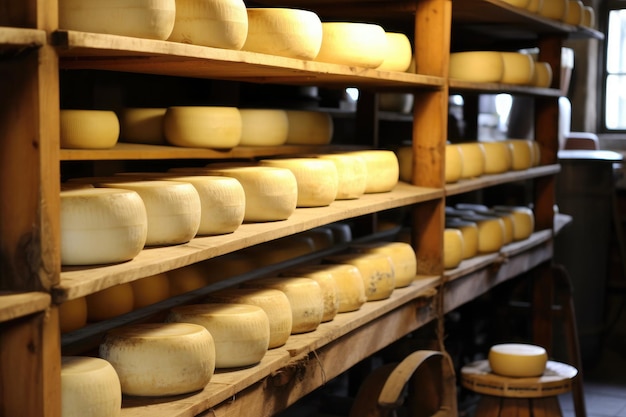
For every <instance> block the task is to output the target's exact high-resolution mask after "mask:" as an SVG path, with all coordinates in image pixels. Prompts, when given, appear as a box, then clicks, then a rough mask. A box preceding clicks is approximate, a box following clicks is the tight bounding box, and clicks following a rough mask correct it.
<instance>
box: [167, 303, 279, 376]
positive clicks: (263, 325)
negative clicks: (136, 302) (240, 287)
mask: <svg viewBox="0 0 626 417" xmlns="http://www.w3.org/2000/svg"><path fill="white" fill-rule="evenodd" d="M166 321H168V322H183V323H194V324H199V325H201V326H203V327H204V328H206V329H207V330H208V331H209V333H211V336H212V337H213V342H214V343H215V367H216V368H236V367H241V366H251V365H255V364H257V363H259V362H260V361H261V359H263V357H264V356H265V353H266V352H267V349H268V347H269V341H270V323H269V319H268V317H267V314H265V311H263V309H262V308H261V307H258V306H255V305H251V304H230V303H212V304H190V305H183V306H178V307H174V308H172V309H171V310H170V312H169V314H168V316H167V319H166Z"/></svg>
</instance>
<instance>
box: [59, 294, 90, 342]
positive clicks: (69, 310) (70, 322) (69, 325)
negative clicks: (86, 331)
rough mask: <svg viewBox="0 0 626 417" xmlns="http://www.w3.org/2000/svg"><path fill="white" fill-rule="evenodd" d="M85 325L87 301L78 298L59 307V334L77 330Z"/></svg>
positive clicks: (83, 298)
mask: <svg viewBox="0 0 626 417" xmlns="http://www.w3.org/2000/svg"><path fill="white" fill-rule="evenodd" d="M86 325H87V301H86V300H85V297H78V298H74V299H72V300H67V301H64V302H63V303H61V304H60V305H59V328H60V330H61V333H68V332H72V331H74V330H78V329H80V328H81V327H84V326H86Z"/></svg>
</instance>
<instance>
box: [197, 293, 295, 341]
mask: <svg viewBox="0 0 626 417" xmlns="http://www.w3.org/2000/svg"><path fill="white" fill-rule="evenodd" d="M205 301H206V302H207V303H227V304H250V305H254V306H258V307H260V308H262V309H263V311H264V312H265V314H266V315H267V318H268V320H269V329H270V338H269V343H268V348H269V349H273V348H277V347H280V346H283V345H284V344H285V343H286V342H287V339H289V335H291V332H292V327H293V314H292V313H291V303H290V302H289V298H288V297H287V295H286V294H285V293H284V292H283V291H280V290H277V289H273V288H226V289H223V290H220V291H216V292H213V293H211V294H209V295H208V296H207V298H206V300H205Z"/></svg>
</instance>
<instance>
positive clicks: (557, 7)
mask: <svg viewBox="0 0 626 417" xmlns="http://www.w3.org/2000/svg"><path fill="white" fill-rule="evenodd" d="M568 6H569V5H568V0H543V5H542V6H541V8H540V9H539V12H538V14H539V16H543V17H545V18H548V19H552V20H563V18H564V17H565V16H566V15H567V9H568Z"/></svg>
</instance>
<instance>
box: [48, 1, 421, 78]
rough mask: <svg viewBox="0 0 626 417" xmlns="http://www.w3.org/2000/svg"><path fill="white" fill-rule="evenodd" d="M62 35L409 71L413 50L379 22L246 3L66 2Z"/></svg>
mask: <svg viewBox="0 0 626 417" xmlns="http://www.w3.org/2000/svg"><path fill="white" fill-rule="evenodd" d="M59 27H60V28H61V29H69V30H79V31H86V32H97V33H107V34H114V35H124V36H133V37H141V38H149V39H158V40H169V41H173V42H182V43H187V44H194V45H202V46H210V47H216V48H226V49H235V50H239V49H241V50H245V51H250V52H258V53H264V54H269V55H276V56H284V57H289V58H296V59H303V60H316V61H320V62H328V63H336V64H345V65H354V66H361V67H366V68H379V69H383V70H387V71H406V70H407V69H408V68H409V66H410V64H411V57H412V52H411V44H410V42H409V39H408V38H407V36H406V35H404V34H402V33H395V32H394V33H389V32H385V30H384V29H383V28H382V27H381V26H380V25H376V24H372V23H358V22H322V21H321V20H320V18H319V16H318V15H317V14H315V13H314V12H312V11H309V10H302V9H293V8H247V7H246V5H245V4H244V2H243V0H126V1H124V2H120V1H115V2H106V3H102V2H100V1H98V0H60V1H59Z"/></svg>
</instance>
